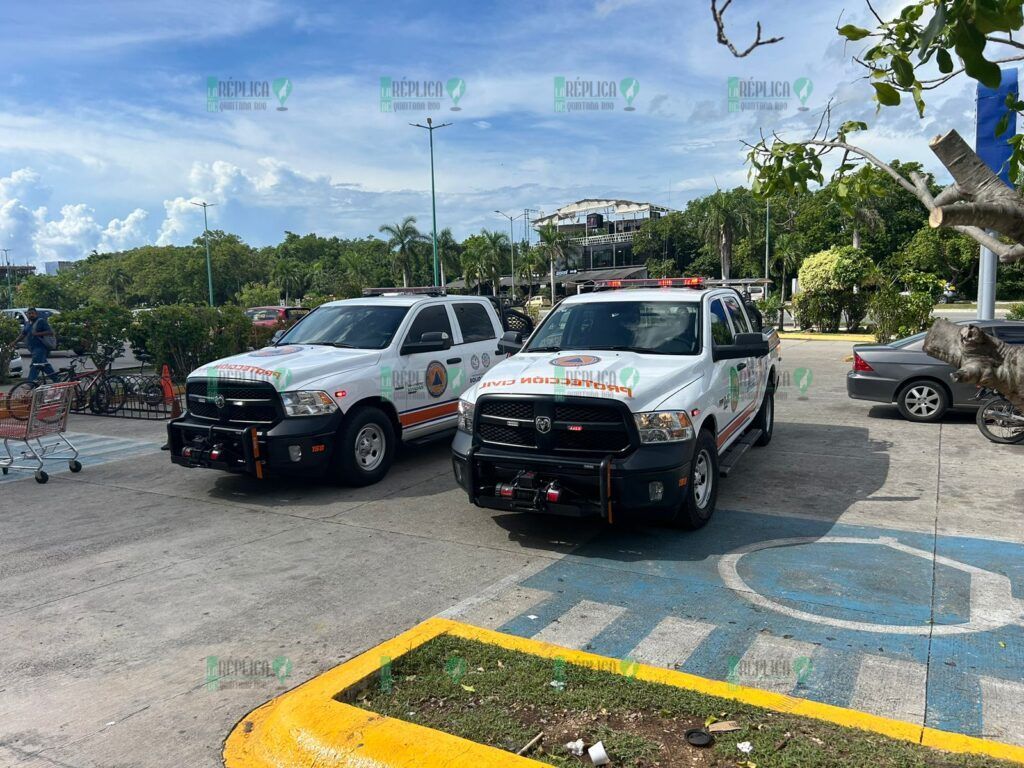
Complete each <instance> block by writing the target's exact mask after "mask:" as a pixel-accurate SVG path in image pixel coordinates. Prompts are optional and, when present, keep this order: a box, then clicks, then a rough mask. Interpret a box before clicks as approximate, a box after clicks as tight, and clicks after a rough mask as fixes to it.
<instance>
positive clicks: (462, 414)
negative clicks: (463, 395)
mask: <svg viewBox="0 0 1024 768" xmlns="http://www.w3.org/2000/svg"><path fill="white" fill-rule="evenodd" d="M475 411H476V403H471V402H469V400H459V431H461V432H468V433H470V434H472V432H473V413H474V412H475Z"/></svg>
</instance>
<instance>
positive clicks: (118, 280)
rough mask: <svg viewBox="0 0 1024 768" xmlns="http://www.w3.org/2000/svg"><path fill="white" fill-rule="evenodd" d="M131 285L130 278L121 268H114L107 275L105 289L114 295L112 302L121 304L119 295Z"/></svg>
mask: <svg viewBox="0 0 1024 768" xmlns="http://www.w3.org/2000/svg"><path fill="white" fill-rule="evenodd" d="M131 284H132V277H131V275H129V274H128V273H127V272H125V271H124V270H123V269H122V268H121V267H114V268H113V269H111V270H110V273H109V274H108V275H107V287H108V288H109V289H110V290H111V291H112V292H113V294H114V302H115V303H116V304H120V303H121V294H122V293H123V292H124V291H125V290H126V289H127V288H128V286H129V285H131Z"/></svg>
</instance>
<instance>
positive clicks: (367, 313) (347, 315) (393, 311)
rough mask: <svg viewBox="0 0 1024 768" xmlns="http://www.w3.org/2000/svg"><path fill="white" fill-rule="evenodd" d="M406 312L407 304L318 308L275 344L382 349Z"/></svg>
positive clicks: (389, 341) (389, 340) (392, 335)
mask: <svg viewBox="0 0 1024 768" xmlns="http://www.w3.org/2000/svg"><path fill="white" fill-rule="evenodd" d="M408 311H409V308H408V307H375V306H367V305H365V304H349V305H344V304H343V305H340V306H336V307H320V308H319V309H317V310H316V311H315V312H310V313H309V314H308V315H306V316H305V317H304V318H302V320H300V321H299V322H298V323H297V324H296V325H294V326H292V328H291V330H289V331H288V332H287V333H286V334H285V335H284V336H282V337H281V338H280V340H279V341H278V342H277V343H278V344H326V345H329V346H334V347H353V348H355V349H384V347H386V346H387V345H388V344H390V343H391V340H392V339H393V338H394V337H395V332H396V331H397V330H398V326H399V325H401V324H402V319H403V318H404V317H405V315H406V314H407V313H408Z"/></svg>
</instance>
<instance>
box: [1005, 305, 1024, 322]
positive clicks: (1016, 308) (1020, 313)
mask: <svg viewBox="0 0 1024 768" xmlns="http://www.w3.org/2000/svg"><path fill="white" fill-rule="evenodd" d="M1006 318H1007V319H1008V320H1024V303H1022V304H1013V305H1012V306H1011V307H1010V311H1009V313H1008V314H1007V315H1006Z"/></svg>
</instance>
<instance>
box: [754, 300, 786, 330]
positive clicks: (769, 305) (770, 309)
mask: <svg viewBox="0 0 1024 768" xmlns="http://www.w3.org/2000/svg"><path fill="white" fill-rule="evenodd" d="M754 303H755V304H756V305H757V308H758V309H759V310H760V312H761V316H762V317H763V318H764V324H765V327H766V328H767V327H774V328H779V327H781V325H782V321H781V315H782V299H781V298H779V297H778V296H768V298H765V299H758V300H757V301H756V302H754Z"/></svg>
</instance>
